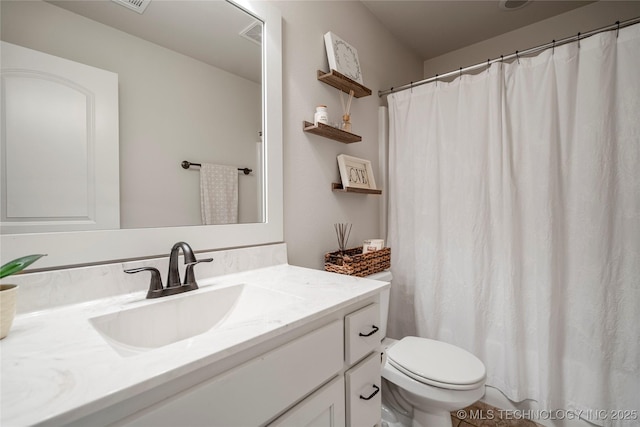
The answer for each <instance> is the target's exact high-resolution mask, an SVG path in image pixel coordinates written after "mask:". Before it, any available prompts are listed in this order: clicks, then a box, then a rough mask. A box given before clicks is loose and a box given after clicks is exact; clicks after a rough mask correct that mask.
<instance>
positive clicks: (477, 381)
mask: <svg viewBox="0 0 640 427" xmlns="http://www.w3.org/2000/svg"><path fill="white" fill-rule="evenodd" d="M385 344H387V345H386V347H387V348H386V353H387V361H386V363H385V364H384V366H383V369H382V376H383V377H384V378H385V379H386V380H387V381H389V382H391V383H392V384H394V385H395V386H397V387H398V391H399V393H400V395H401V396H402V397H403V398H404V399H405V400H406V401H407V402H408V403H409V404H411V406H413V426H414V427H451V415H450V412H451V411H455V410H458V409H462V408H464V407H466V406H468V405H470V404H472V403H474V402H476V401H478V400H479V399H480V398H481V397H482V396H483V395H484V383H485V379H486V370H485V367H484V364H483V363H482V362H481V361H480V360H479V359H478V358H476V357H475V356H474V355H472V354H471V353H468V352H467V351H465V350H462V349H460V348H458V347H455V346H452V345H450V344H447V343H443V342H440V341H434V340H429V339H426V338H417V337H405V338H403V339H402V340H400V341H394V340H389V339H387V340H385ZM394 349H395V351H394Z"/></svg>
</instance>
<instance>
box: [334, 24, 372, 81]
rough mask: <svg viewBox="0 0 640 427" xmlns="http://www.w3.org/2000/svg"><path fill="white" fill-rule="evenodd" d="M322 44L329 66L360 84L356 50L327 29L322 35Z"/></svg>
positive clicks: (360, 77) (360, 72)
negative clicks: (325, 50)
mask: <svg viewBox="0 0 640 427" xmlns="http://www.w3.org/2000/svg"><path fill="white" fill-rule="evenodd" d="M324 45H325V47H326V49H327V59H328V60H329V68H331V69H332V70H336V71H337V72H339V73H340V74H344V75H345V76H347V77H349V78H350V79H351V80H355V81H357V82H358V83H360V84H364V83H363V81H362V71H361V70H360V61H358V51H357V50H356V48H355V47H353V46H351V45H350V44H349V43H347V42H346V41H344V40H342V39H341V38H340V37H338V36H336V35H335V34H333V33H332V32H331V31H329V32H328V33H327V34H325V35H324Z"/></svg>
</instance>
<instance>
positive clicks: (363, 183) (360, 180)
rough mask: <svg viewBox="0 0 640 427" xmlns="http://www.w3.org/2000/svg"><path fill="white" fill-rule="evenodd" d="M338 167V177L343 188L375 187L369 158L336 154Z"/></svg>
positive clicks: (372, 188) (373, 188) (371, 188)
mask: <svg viewBox="0 0 640 427" xmlns="http://www.w3.org/2000/svg"><path fill="white" fill-rule="evenodd" d="M338 168H339V169H340V179H341V180H342V186H343V187H344V188H347V187H353V188H366V189H369V190H375V189H376V181H375V178H374V177H373V169H371V162H370V161H369V160H364V159H359V158H357V157H352V156H347V155H346V154H340V155H339V156H338Z"/></svg>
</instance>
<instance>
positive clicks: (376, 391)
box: [360, 384, 380, 400]
mask: <svg viewBox="0 0 640 427" xmlns="http://www.w3.org/2000/svg"><path fill="white" fill-rule="evenodd" d="M373 388H375V390H374V392H373V393H371V394H370V395H369V396H367V397H364V396H363V395H360V399H362V400H371V399H373V396H375V395H376V394H378V392H379V391H380V387H378V386H377V385H375V384H373Z"/></svg>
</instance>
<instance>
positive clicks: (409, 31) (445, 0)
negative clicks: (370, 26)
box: [362, 0, 592, 60]
mask: <svg viewBox="0 0 640 427" xmlns="http://www.w3.org/2000/svg"><path fill="white" fill-rule="evenodd" d="M362 3H364V5H365V6H366V7H367V8H368V9H369V10H370V11H371V12H372V13H373V14H374V15H375V16H376V17H377V18H378V19H379V20H380V22H381V23H382V25H384V26H385V27H386V28H387V29H388V30H389V31H391V33H392V34H394V35H395V36H396V37H397V38H398V39H399V40H400V41H402V42H403V43H404V44H405V45H406V46H408V47H409V48H411V49H412V50H413V51H414V52H415V53H416V54H417V55H419V56H420V57H421V58H422V59H423V60H427V59H431V58H434V57H436V56H439V55H442V54H444V53H447V52H451V51H453V50H457V49H460V48H462V47H465V46H469V45H471V44H473V43H477V42H480V41H483V40H486V39H489V38H492V37H495V36H498V35H500V34H504V33H507V32H509V31H512V30H515V29H517V28H520V27H524V26H526V25H530V24H533V23H535V22H538V21H541V20H544V19H547V18H550V17H552V16H555V15H559V14H561V13H564V12H568V11H569V10H572V9H575V8H578V7H582V6H585V5H587V4H589V3H592V1H578V0H570V1H561V0H534V1H532V2H530V3H529V4H527V5H525V6H524V7H522V8H521V9H517V10H503V9H501V8H500V7H499V1H498V0H472V1H462V0H412V1H404V0H362Z"/></svg>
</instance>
